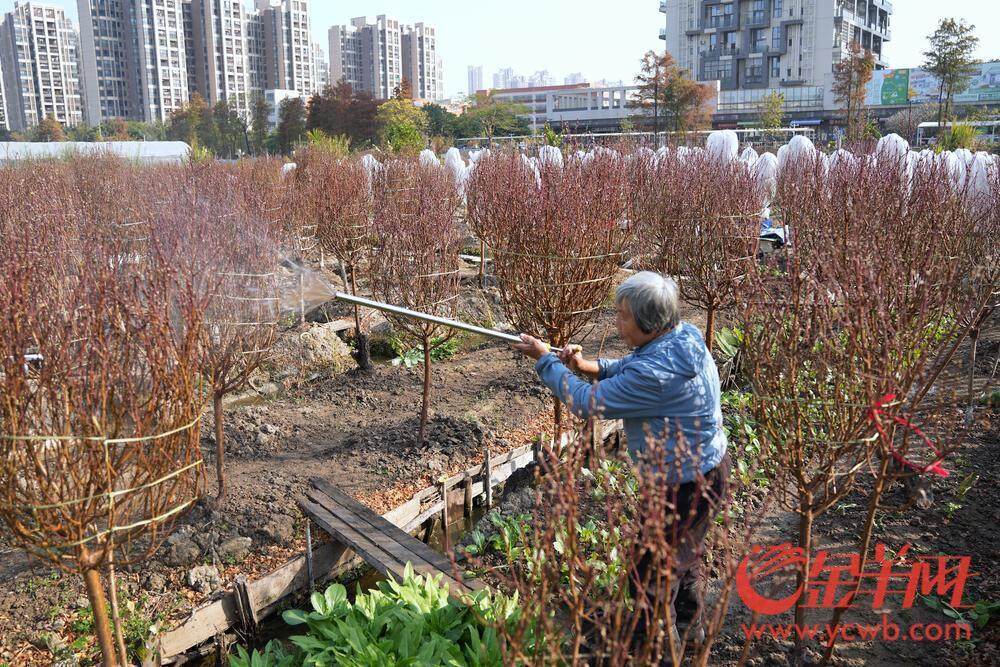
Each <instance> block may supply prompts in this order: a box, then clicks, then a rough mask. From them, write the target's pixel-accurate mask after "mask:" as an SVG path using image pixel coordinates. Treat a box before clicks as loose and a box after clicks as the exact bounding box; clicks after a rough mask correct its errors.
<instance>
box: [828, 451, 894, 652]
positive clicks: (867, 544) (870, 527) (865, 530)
mask: <svg viewBox="0 0 1000 667" xmlns="http://www.w3.org/2000/svg"><path fill="white" fill-rule="evenodd" d="M891 461H892V456H891V455H888V454H887V453H886V452H883V453H882V464H881V466H880V468H879V472H878V476H877V477H876V478H875V486H874V488H872V495H871V496H870V497H869V498H868V514H867V515H866V516H865V523H864V526H863V527H862V529H861V537H860V539H859V541H858V551H857V553H858V563H859V564H858V571H859V572H864V570H865V566H866V565H867V564H868V549H870V548H871V543H872V533H873V532H874V529H875V515H876V514H877V513H878V507H879V503H880V502H881V500H882V494H883V493H884V492H885V487H886V476H887V475H888V473H889V463H890V462H891ZM861 583H862V578H859V579H858V580H857V583H856V584H855V585H854V594H853V595H852V596H851V598H852V599H853V598H854V596H856V595H857V592H858V591H859V590H861ZM847 609H848V608H847V607H837V608H836V609H835V610H834V611H833V618H832V619H831V620H830V627H831V628H835V627H837V624H839V623H840V619H841V618H842V617H843V616H844V612H846V611H847ZM836 639H837V638H836V637H831V638H830V641H828V642H827V647H826V651H825V653H824V654H823V660H822V662H821V663H820V664H823V665H826V664H828V663H829V662H830V658H832V657H833V649H834V646H835V645H836V643H837V642H836Z"/></svg>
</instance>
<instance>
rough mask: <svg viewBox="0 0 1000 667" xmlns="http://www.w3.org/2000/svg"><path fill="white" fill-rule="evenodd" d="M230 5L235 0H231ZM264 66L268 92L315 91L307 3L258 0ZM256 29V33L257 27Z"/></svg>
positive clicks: (256, 59) (257, 59) (262, 76)
mask: <svg viewBox="0 0 1000 667" xmlns="http://www.w3.org/2000/svg"><path fill="white" fill-rule="evenodd" d="M229 1H230V2H232V1H234V0H229ZM256 7H257V12H258V14H259V16H260V18H259V19H258V20H259V21H260V26H259V29H260V31H261V32H262V34H263V39H262V40H261V41H260V43H259V46H262V47H263V57H262V58H254V60H255V61H260V62H261V64H263V66H264V73H263V75H258V77H259V79H260V80H261V81H262V82H263V89H265V90H274V89H280V90H297V91H299V92H301V93H303V94H305V95H308V94H311V93H312V92H313V90H315V77H314V74H313V52H312V33H311V31H310V27H309V3H308V2H307V1H306V0H257V4H256ZM254 30H257V28H255V29H254Z"/></svg>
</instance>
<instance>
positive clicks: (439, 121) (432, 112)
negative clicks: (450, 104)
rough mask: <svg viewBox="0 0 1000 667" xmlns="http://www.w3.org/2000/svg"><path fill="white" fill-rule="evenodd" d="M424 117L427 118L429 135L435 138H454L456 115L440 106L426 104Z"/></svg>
mask: <svg viewBox="0 0 1000 667" xmlns="http://www.w3.org/2000/svg"><path fill="white" fill-rule="evenodd" d="M423 110H424V115H425V116H427V134H429V135H431V136H435V137H454V136H455V121H456V119H457V118H458V116H456V115H455V114H453V113H452V112H450V111H448V110H447V109H445V108H444V107H443V106H441V105H440V104H425V105H424V106H423Z"/></svg>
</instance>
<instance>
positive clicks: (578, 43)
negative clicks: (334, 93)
mask: <svg viewBox="0 0 1000 667" xmlns="http://www.w3.org/2000/svg"><path fill="white" fill-rule="evenodd" d="M13 4H14V1H13V0H0V10H3V11H8V10H9V9H10V8H11V7H12V6H13ZM46 4H54V5H57V6H61V7H64V8H66V9H67V10H68V12H69V14H70V16H71V17H72V18H73V20H74V21H75V20H76V18H77V17H76V0H48V2H47V3H46ZM247 4H248V5H249V4H250V2H249V0H248V2H247ZM893 4H894V7H895V12H894V15H893V17H892V25H891V28H892V41H891V42H889V44H888V45H887V46H886V56H887V58H888V60H889V63H890V64H891V66H893V67H917V66H919V65H920V63H921V62H922V61H923V56H922V55H921V53H922V51H923V50H924V49H925V48H926V37H927V35H929V34H930V33H931V32H933V31H934V27H935V26H936V24H937V22H938V20H940V19H941V18H945V17H946V16H950V17H954V18H963V19H965V20H966V21H968V22H970V23H972V24H974V25H975V26H976V28H977V31H976V32H977V34H978V35H979V37H980V46H979V51H978V53H977V57H979V58H981V59H983V60H992V59H1000V41H998V40H997V39H996V34H997V32H998V30H1000V0H950V1H949V2H947V3H942V2H941V0H894V3H893ZM942 8H944V11H943V9H942ZM311 10H312V34H313V41H315V42H318V43H319V44H320V45H321V46H322V47H323V50H324V51H326V50H327V39H326V33H327V29H328V28H329V27H330V26H331V25H335V24H341V23H348V22H349V21H350V19H351V18H353V17H355V16H363V15H364V16H368V18H369V19H374V17H375V15H376V14H387V15H389V16H393V17H395V18H397V19H399V20H400V21H401V22H403V23H415V22H417V21H423V22H425V23H427V24H429V25H432V26H433V27H434V28H435V29H436V30H437V33H438V50H439V51H440V55H441V58H442V60H443V61H444V74H445V94H446V95H447V96H453V95H458V94H464V93H465V92H466V88H467V68H468V66H470V65H482V66H483V84H484V85H486V86H490V85H492V75H493V72H495V71H496V70H498V69H500V68H502V67H511V68H513V69H514V71H515V73H518V74H524V75H529V74H531V73H533V72H535V71H536V70H542V69H547V70H548V71H549V72H550V73H551V74H552V75H553V76H554V77H555V79H556V83H562V81H563V77H564V76H566V75H567V74H570V73H573V72H582V73H583V75H584V77H585V78H586V79H588V80H591V81H596V80H599V79H608V80H611V81H616V80H619V79H621V80H623V81H625V82H626V83H628V82H629V81H630V80H631V79H633V78H634V76H635V74H636V71H637V70H638V66H639V65H638V63H639V59H640V58H641V57H642V54H643V53H644V52H645V51H647V50H649V49H656V50H660V49H662V48H663V42H662V41H660V39H659V37H658V36H659V30H660V28H662V27H664V25H665V23H664V22H665V20H666V19H665V17H664V15H663V14H661V13H660V12H659V0H617V2H607V0H504V1H503V2H492V1H490V0H420V1H419V2H417V1H415V0H312V1H311Z"/></svg>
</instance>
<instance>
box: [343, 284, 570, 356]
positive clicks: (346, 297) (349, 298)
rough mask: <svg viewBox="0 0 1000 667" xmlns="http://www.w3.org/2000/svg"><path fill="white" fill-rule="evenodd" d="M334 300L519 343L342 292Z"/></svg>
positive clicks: (499, 334) (511, 336) (481, 329)
mask: <svg viewBox="0 0 1000 667" xmlns="http://www.w3.org/2000/svg"><path fill="white" fill-rule="evenodd" d="M334 298H335V299H339V300H341V301H346V302H347V303H353V304H357V305H359V306H365V307H367V308H374V309H376V310H381V311H383V312H386V313H392V314H393V315H400V316H402V317H409V318H412V319H415V320H423V321H424V322H431V323H432V324H440V325H441V326H445V327H449V328H451V329H460V330H462V331H468V332H470V333H474V334H479V335H480V336H487V337H489V338H496V339H498V340H504V341H507V342H508V343H520V342H521V338H520V336H516V335H514V334H509V333H504V332H502V331H496V330H494V329H486V328H484V327H477V326H476V325H474V324H467V323H466V322H460V321H458V320H451V319H448V318H447V317H438V316H437V315H430V314H428V313H421V312H419V311H416V310H410V309H409V308H401V307H399V306H393V305H391V304H388V303H382V302H380V301H372V300H371V299H365V298H363V297H360V296H353V295H351V294H345V293H344V292H336V293H335V294H334ZM550 349H551V350H552V351H553V352H561V351H562V348H561V347H552V346H550Z"/></svg>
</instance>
